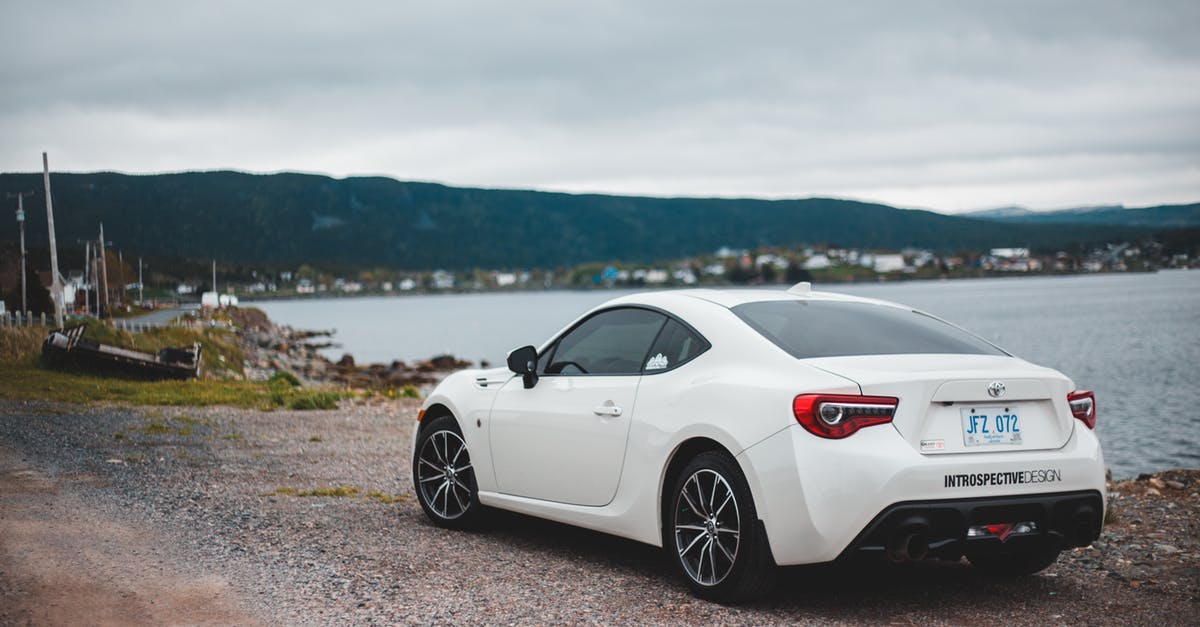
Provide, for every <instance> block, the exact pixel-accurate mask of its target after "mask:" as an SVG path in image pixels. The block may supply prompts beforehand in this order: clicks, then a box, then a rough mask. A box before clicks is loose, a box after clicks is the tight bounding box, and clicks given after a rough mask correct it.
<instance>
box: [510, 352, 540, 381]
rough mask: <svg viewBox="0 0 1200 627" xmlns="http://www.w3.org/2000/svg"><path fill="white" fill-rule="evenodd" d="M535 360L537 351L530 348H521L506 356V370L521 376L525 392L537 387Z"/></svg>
mask: <svg viewBox="0 0 1200 627" xmlns="http://www.w3.org/2000/svg"><path fill="white" fill-rule="evenodd" d="M537 359H538V354H537V349H536V348H534V347H532V346H522V347H521V348H516V349H513V350H512V352H510V353H509V354H508V369H509V370H512V371H513V372H515V373H517V374H519V375H521V376H522V380H523V381H524V383H525V389H526V390H528V389H529V388H531V387H533V386H535V385H537V381H538V376H537Z"/></svg>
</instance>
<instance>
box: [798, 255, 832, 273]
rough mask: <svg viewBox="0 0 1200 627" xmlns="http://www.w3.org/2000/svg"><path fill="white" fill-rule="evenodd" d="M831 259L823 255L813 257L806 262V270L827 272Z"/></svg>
mask: <svg viewBox="0 0 1200 627" xmlns="http://www.w3.org/2000/svg"><path fill="white" fill-rule="evenodd" d="M829 265H830V264H829V257H828V256H827V255H823V254H821V253H817V254H815V255H812V256H811V257H809V258H808V259H805V260H804V269H805V270H825V269H826V268H828V267H829Z"/></svg>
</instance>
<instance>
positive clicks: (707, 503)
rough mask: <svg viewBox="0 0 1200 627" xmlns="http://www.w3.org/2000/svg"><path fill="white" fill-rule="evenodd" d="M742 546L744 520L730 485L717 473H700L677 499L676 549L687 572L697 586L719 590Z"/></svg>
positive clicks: (682, 490)
mask: <svg viewBox="0 0 1200 627" xmlns="http://www.w3.org/2000/svg"><path fill="white" fill-rule="evenodd" d="M740 543H741V518H740V515H739V512H738V504H737V498H736V497H735V496H734V494H733V489H732V488H731V487H730V486H729V482H727V481H726V480H725V478H724V477H722V476H721V475H720V474H719V473H717V472H716V471H714V470H709V469H702V470H698V471H696V472H695V473H693V474H692V476H691V477H689V478H688V480H687V481H685V482H684V483H683V487H682V489H681V490H680V491H679V494H678V495H677V496H676V497H675V546H676V548H677V549H678V551H679V561H680V562H681V563H682V564H683V569H684V571H686V572H687V574H688V576H689V577H691V578H692V580H693V581H695V582H696V583H698V584H700V585H703V586H715V585H717V584H719V583H721V582H722V581H724V579H725V577H727V576H728V575H729V572H730V571H731V570H733V565H734V564H735V563H736V561H737V555H738V548H739V545H740Z"/></svg>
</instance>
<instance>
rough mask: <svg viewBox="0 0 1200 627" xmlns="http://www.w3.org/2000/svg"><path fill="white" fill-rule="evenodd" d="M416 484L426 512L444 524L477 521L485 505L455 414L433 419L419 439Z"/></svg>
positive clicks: (467, 524) (453, 526)
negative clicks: (483, 504) (482, 501)
mask: <svg viewBox="0 0 1200 627" xmlns="http://www.w3.org/2000/svg"><path fill="white" fill-rule="evenodd" d="M416 451H417V452H416V455H415V456H414V457H413V484H414V485H415V487H416V493H417V501H418V502H420V504H421V509H423V510H425V515H427V516H429V519H430V520H432V521H433V522H434V524H437V525H439V526H441V527H447V528H450V529H464V528H467V527H471V526H473V525H474V524H476V523H477V522H478V520H479V516H480V510H481V509H482V506H481V505H480V504H479V489H478V486H477V485H476V483H475V470H474V468H473V467H472V466H471V454H470V452H469V451H467V443H466V441H465V440H463V437H462V431H461V430H460V429H459V427H458V423H457V422H456V421H455V420H454V417H453V416H440V417H438V418H435V419H434V420H433V421H432V422H430V423H429V424H428V425H427V426H426V427H425V429H424V430H423V431H422V432H421V435H420V436H419V437H418V439H417V447H416Z"/></svg>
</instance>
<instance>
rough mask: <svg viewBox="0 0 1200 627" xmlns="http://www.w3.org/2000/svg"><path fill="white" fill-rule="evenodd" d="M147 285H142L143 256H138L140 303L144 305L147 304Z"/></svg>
mask: <svg viewBox="0 0 1200 627" xmlns="http://www.w3.org/2000/svg"><path fill="white" fill-rule="evenodd" d="M145 287H146V286H145V285H142V257H141V256H140V255H139V256H138V304H139V305H141V306H142V307H145V306H146V293H145V291H143V288H145Z"/></svg>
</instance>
